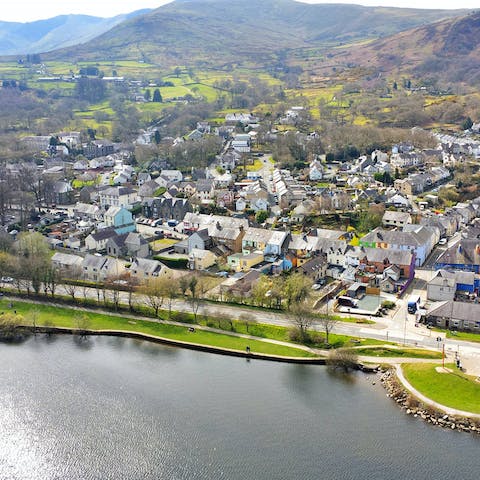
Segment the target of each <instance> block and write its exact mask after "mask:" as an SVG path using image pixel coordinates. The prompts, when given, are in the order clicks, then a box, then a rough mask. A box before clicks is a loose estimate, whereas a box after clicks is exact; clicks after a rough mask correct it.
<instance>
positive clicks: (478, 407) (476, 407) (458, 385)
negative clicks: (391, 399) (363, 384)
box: [402, 363, 480, 413]
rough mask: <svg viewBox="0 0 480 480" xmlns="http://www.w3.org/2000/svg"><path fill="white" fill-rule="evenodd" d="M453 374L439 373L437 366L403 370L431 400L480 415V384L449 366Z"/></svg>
mask: <svg viewBox="0 0 480 480" xmlns="http://www.w3.org/2000/svg"><path fill="white" fill-rule="evenodd" d="M447 366H448V368H451V369H452V373H438V372H437V371H436V370H435V368H436V365H430V364H418V363H416V364H407V365H403V367H402V369H403V372H404V374H405V377H406V379H407V380H408V381H409V382H410V383H411V384H412V386H413V387H414V388H415V389H417V390H418V391H419V392H421V393H422V394H423V395H425V396H426V397H428V398H430V399H431V400H433V401H435V402H438V403H440V404H441V405H445V406H446V407H451V408H456V409H459V410H463V411H467V412H472V413H480V383H479V382H476V381H475V379H474V377H470V376H468V375H465V374H464V373H462V372H460V371H458V370H457V369H456V368H455V367H454V365H447Z"/></svg>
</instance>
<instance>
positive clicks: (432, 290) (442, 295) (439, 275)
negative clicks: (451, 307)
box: [427, 270, 457, 301]
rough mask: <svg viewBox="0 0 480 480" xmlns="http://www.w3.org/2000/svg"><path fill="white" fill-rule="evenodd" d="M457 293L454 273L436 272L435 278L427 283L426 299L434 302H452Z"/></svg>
mask: <svg viewBox="0 0 480 480" xmlns="http://www.w3.org/2000/svg"><path fill="white" fill-rule="evenodd" d="M456 291H457V282H456V279H455V273H454V272H448V271H446V270H438V271H437V272H436V274H435V276H434V277H433V278H432V279H431V280H430V281H428V282H427V299H428V300H434V301H445V300H453V299H454V298H455V292H456Z"/></svg>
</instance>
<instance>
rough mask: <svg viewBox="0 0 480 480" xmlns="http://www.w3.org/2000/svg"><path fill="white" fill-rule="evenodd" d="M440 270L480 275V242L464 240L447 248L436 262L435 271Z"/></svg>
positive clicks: (472, 239) (470, 239)
mask: <svg viewBox="0 0 480 480" xmlns="http://www.w3.org/2000/svg"><path fill="white" fill-rule="evenodd" d="M440 268H442V269H455V270H463V271H467V272H475V273H480V240H479V239H478V238H462V239H461V240H460V241H459V242H458V243H456V244H455V245H453V246H451V247H449V248H447V249H446V250H445V251H444V252H443V253H442V254H441V255H440V256H439V257H438V259H437V261H436V262H435V269H437V270H438V269H440Z"/></svg>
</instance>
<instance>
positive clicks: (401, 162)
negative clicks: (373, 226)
mask: <svg viewBox="0 0 480 480" xmlns="http://www.w3.org/2000/svg"><path fill="white" fill-rule="evenodd" d="M423 163H424V157H423V154H422V153H416V152H406V153H392V155H391V156H390V164H391V165H392V167H393V168H399V169H404V168H410V167H417V166H419V165H423Z"/></svg>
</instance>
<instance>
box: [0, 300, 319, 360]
mask: <svg viewBox="0 0 480 480" xmlns="http://www.w3.org/2000/svg"><path fill="white" fill-rule="evenodd" d="M8 303H9V302H7V301H6V300H1V301H0V310H1V311H11V309H10V310H9V309H8ZM13 309H14V310H16V312H17V314H19V315H22V317H23V323H24V324H26V325H32V323H33V320H32V317H33V315H34V313H33V312H35V315H36V317H37V318H36V324H37V325H45V324H46V323H47V324H49V325H54V326H58V327H68V328H76V326H77V318H78V316H85V317H86V318H87V319H88V322H87V328H88V329H89V330H121V331H131V332H140V333H145V334H147V335H154V336H157V337H163V338H168V339H171V340H178V341H182V342H192V343H198V344H201V345H210V346H213V347H219V348H228V349H232V350H241V351H245V348H246V346H247V345H248V346H249V347H250V349H251V351H252V352H256V353H265V354H271V355H280V356H289V357H290V356H291V357H314V356H315V355H313V354H311V353H310V352H308V351H305V350H301V349H298V348H295V347H288V346H283V345H275V344H272V343H268V342H264V341H262V340H261V339H259V340H251V339H244V338H238V337H234V336H231V335H227V334H220V333H213V332H205V331H201V330H196V331H195V332H193V333H192V332H189V331H188V326H185V327H182V326H175V325H166V324H162V323H157V322H155V321H148V320H132V319H131V318H125V317H122V316H113V315H106V314H102V313H93V312H85V311H81V310H75V309H72V308H65V307H57V306H52V305H43V304H32V303H28V302H21V301H14V305H13Z"/></svg>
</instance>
